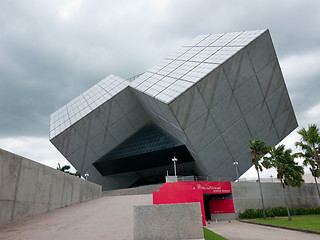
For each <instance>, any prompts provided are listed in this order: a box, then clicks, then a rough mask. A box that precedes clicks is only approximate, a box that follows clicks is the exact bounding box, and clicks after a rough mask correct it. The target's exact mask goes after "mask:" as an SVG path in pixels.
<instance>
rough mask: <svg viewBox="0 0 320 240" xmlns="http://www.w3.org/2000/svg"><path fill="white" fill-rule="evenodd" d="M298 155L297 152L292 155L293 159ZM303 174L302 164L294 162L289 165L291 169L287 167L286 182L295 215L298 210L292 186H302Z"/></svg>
mask: <svg viewBox="0 0 320 240" xmlns="http://www.w3.org/2000/svg"><path fill="white" fill-rule="evenodd" d="M297 156H298V155H297V154H293V155H291V158H292V160H293V161H294V159H295V158H296V157H297ZM303 174H304V170H303V167H302V166H298V165H297V164H292V165H289V169H287V171H286V172H285V176H284V184H285V185H286V186H288V193H289V197H290V202H291V206H292V211H293V214H294V215H296V211H295V209H294V205H293V202H292V197H291V191H290V187H297V186H298V187H301V185H302V183H303V182H304V180H303Z"/></svg>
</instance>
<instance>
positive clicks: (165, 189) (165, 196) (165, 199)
mask: <svg viewBox="0 0 320 240" xmlns="http://www.w3.org/2000/svg"><path fill="white" fill-rule="evenodd" d="M190 202H200V205H201V213H202V224H203V226H206V219H207V220H209V219H211V214H223V213H234V205H233V199H232V189H231V183H230V182H208V181H201V182H200V181H181V182H175V183H165V184H163V186H162V187H160V189H159V191H155V192H153V204H173V203H190Z"/></svg>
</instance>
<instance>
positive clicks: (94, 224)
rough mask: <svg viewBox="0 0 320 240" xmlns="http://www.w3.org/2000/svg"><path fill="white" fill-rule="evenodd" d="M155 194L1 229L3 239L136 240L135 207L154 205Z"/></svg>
mask: <svg viewBox="0 0 320 240" xmlns="http://www.w3.org/2000/svg"><path fill="white" fill-rule="evenodd" d="M151 204H152V194H146V195H129V196H106V197H101V198H99V199H95V200H91V201H88V202H85V203H80V204H76V205H73V206H70V207H66V208H61V209H57V210H54V211H52V212H48V213H44V214H41V215H38V216H35V217H32V218H28V219H25V220H21V221H18V222H15V223H11V224H8V225H5V226H4V227H1V228H0V240H26V239H32V240H43V239H46V240H55V239H59V240H61V239H71V240H72V239H77V240H81V239H84V240H88V239H95V240H99V239H104V240H109V239H111V240H112V239H133V206H139V205H151Z"/></svg>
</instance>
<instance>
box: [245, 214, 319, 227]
mask: <svg viewBox="0 0 320 240" xmlns="http://www.w3.org/2000/svg"><path fill="white" fill-rule="evenodd" d="M248 221H249V222H254V223H262V224H268V225H273V226H283V227H289V228H298V229H307V230H313V231H320V214H316V215H299V216H292V221H288V218H287V217H275V218H274V219H272V218H267V219H260V218H259V219H251V220H248Z"/></svg>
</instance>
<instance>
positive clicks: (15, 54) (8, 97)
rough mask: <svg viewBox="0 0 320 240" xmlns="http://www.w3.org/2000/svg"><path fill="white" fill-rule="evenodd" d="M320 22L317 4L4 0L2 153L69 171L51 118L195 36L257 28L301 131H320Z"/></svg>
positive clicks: (0, 19) (0, 21)
mask: <svg viewBox="0 0 320 240" xmlns="http://www.w3.org/2000/svg"><path fill="white" fill-rule="evenodd" d="M319 23H320V1H318V0H314V1H308V0H306V1H299V0H285V1H279V0H268V1H262V0H261V1H260V0H252V1H249V0H247V1H244V0H243V1H241V0H238V1H213V0H135V1H129V0H127V1H125V0H117V1H108V0H104V1H98V0H69V1H68V0H42V1H40V0H28V1H23V0H21V1H20V0H1V1H0V83H1V84H0V148H2V149H5V150H8V151H11V152H14V153H16V154H19V155H22V156H24V157H27V158H30V159H32V160H35V161H38V162H41V163H43V164H46V165H48V166H51V167H56V166H57V163H58V162H60V163H61V164H68V162H66V160H65V159H64V158H63V157H62V155H61V154H60V153H59V152H58V150H56V149H55V148H54V147H53V145H51V143H50V142H49V140H48V135H49V118H50V114H51V113H53V112H54V111H56V110H58V109H59V108H60V107H62V106H63V105H65V104H66V103H67V102H69V101H70V100H72V99H73V98H75V97H76V96H78V95H80V94H81V93H82V92H84V91H85V90H87V89H88V88H90V87H92V86H93V85H94V84H96V83H97V82H99V81H100V80H102V79H103V78H104V77H106V76H108V75H109V74H114V75H117V76H119V77H122V78H129V77H131V76H134V75H136V74H139V73H142V72H144V71H146V70H148V69H149V68H151V67H152V66H153V65H155V64H157V63H159V62H160V61H161V60H162V59H163V58H164V57H166V56H167V55H169V54H170V53H172V52H174V50H175V49H176V48H178V47H179V46H180V45H181V44H182V43H184V42H186V41H187V40H190V39H192V38H194V37H195V36H197V35H199V34H210V33H224V32H232V31H243V30H257V29H269V30H270V33H271V37H272V39H273V43H274V46H275V49H276V52H277V55H278V59H279V61H280V65H281V68H282V72H283V75H284V78H285V81H286V84H287V88H288V90H289V94H290V96H291V101H292V104H293V107H294V109H295V113H296V116H297V119H298V123H299V128H298V129H300V128H301V127H307V125H308V124H311V123H316V124H317V125H318V126H320V94H319V90H320V27H319ZM297 140H299V137H298V136H297V134H296V131H294V132H293V133H292V134H290V135H289V136H288V137H287V138H286V139H285V140H284V141H283V142H284V144H286V146H287V147H291V148H293V150H295V147H294V142H295V141H297ZM250 174H251V173H250V172H249V173H248V174H247V176H248V177H250V176H251V175H250ZM268 174H269V173H268V172H267V171H265V172H264V175H265V176H268ZM253 177H254V176H253Z"/></svg>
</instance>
